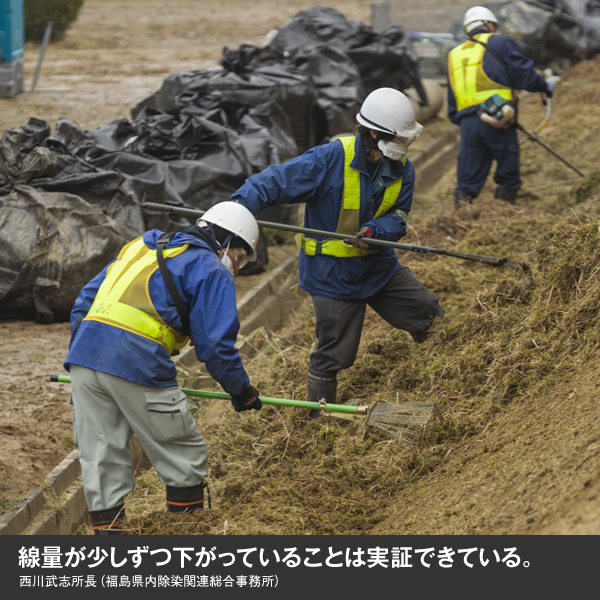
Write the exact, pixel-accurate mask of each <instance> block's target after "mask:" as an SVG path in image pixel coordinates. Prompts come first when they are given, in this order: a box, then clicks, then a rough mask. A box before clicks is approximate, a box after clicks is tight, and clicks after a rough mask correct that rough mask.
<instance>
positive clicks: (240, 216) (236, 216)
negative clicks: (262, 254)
mask: <svg viewBox="0 0 600 600" xmlns="http://www.w3.org/2000/svg"><path fill="white" fill-rule="evenodd" d="M202 221H205V222H206V223H212V224H213V225H218V226H219V227H221V229H225V230H226V231H229V232H230V233H233V234H234V235H235V236H237V237H239V238H240V239H242V240H243V241H244V242H246V244H248V246H250V249H251V253H250V255H249V256H248V260H249V261H250V262H254V261H255V260H256V258H257V255H256V247H257V246H258V236H259V232H258V223H257V222H256V219H255V218H254V215H253V214H252V213H251V212H250V211H249V210H248V209H247V208H246V207H245V206H243V205H242V204H239V203H238V202H231V201H227V202H219V203H217V204H215V205H214V206H212V207H211V208H209V209H208V210H207V211H206V212H205V213H204V214H203V215H202V216H201V217H200V218H199V219H198V221H197V222H198V224H199V225H200V224H201V223H202Z"/></svg>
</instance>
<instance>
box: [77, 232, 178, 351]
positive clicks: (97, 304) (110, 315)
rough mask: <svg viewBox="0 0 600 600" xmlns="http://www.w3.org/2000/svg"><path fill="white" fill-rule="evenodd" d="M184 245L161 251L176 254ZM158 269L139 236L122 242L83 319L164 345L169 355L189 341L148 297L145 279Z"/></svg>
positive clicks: (150, 251)
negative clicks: (170, 325)
mask: <svg viewBox="0 0 600 600" xmlns="http://www.w3.org/2000/svg"><path fill="white" fill-rule="evenodd" d="M187 247H188V244H185V245H183V246H178V247H176V248H167V249H165V250H164V255H165V257H171V256H176V255H177V254H181V253H182V252H183V251H184V250H186V249H187ZM156 269H158V262H157V260H156V250H152V249H151V248H148V246H146V244H144V241H143V239H142V238H141V237H138V238H136V239H135V240H132V241H131V242H129V243H128V244H126V245H125V246H124V247H123V248H122V249H121V252H120V253H119V256H118V257H117V259H116V260H115V262H113V263H112V264H111V265H110V266H109V267H108V269H107V271H106V277H105V279H104V281H103V282H102V284H101V285H100V288H99V289H98V293H97V294H96V298H95V299H94V302H93V304H92V306H91V307H90V310H89V311H88V313H87V316H86V317H85V318H84V321H99V322H100V323H106V324H107V325H112V326H113V327H119V328H120V329H125V330H126V331H130V332H131V333H135V334H136V335H140V336H142V337H144V338H146V339H149V340H152V341H153V342H156V343H158V344H161V345H162V346H164V347H165V348H166V349H167V351H168V352H169V354H172V353H173V352H174V351H175V350H179V349H180V348H183V346H185V345H186V344H187V342H188V340H189V338H188V337H185V336H182V335H180V334H179V333H177V331H175V330H174V329H173V328H171V327H169V326H168V325H167V324H166V323H165V322H164V321H163V319H162V318H161V317H160V315H159V314H158V312H157V311H156V309H155V308H154V304H153V303H152V300H151V298H150V293H149V291H148V282H149V281H150V276H151V275H152V274H153V273H154V272H155V271H156Z"/></svg>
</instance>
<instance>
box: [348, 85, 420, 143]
mask: <svg viewBox="0 0 600 600" xmlns="http://www.w3.org/2000/svg"><path fill="white" fill-rule="evenodd" d="M356 120H357V121H358V122H359V123H360V124H361V125H364V126H365V127H368V128H369V129H375V130H377V131H382V132H383V133H388V134H391V135H394V136H398V137H405V138H408V139H409V140H410V141H411V142H412V141H414V140H415V139H416V138H417V136H418V135H419V134H420V133H421V130H422V129H423V126H422V125H421V124H420V123H417V121H416V120H415V111H414V108H413V105H412V104H411V102H410V100H409V99H408V98H407V97H406V96H405V95H404V94H403V93H402V92H400V91H398V90H395V89H393V88H379V89H377V90H374V91H372V92H371V93H370V94H369V95H368V96H367V97H366V98H365V101H364V102H363V103H362V106H361V107H360V112H359V113H358V114H357V115H356Z"/></svg>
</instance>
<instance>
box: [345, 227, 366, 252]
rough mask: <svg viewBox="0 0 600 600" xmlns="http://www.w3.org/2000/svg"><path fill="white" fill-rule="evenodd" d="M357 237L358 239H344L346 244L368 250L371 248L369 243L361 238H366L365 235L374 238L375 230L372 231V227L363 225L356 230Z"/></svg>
mask: <svg viewBox="0 0 600 600" xmlns="http://www.w3.org/2000/svg"><path fill="white" fill-rule="evenodd" d="M356 237H357V238H358V239H355V238H346V239H345V240H343V241H344V244H348V245H350V246H355V247H356V248H360V249H361V250H368V249H369V244H367V243H366V242H363V241H361V240H360V238H364V237H368V238H372V237H373V232H372V231H371V228H370V227H361V228H360V229H359V230H358V231H357V232H356Z"/></svg>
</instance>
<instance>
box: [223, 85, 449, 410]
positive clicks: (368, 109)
mask: <svg viewBox="0 0 600 600" xmlns="http://www.w3.org/2000/svg"><path fill="white" fill-rule="evenodd" d="M356 119H357V121H358V123H359V125H358V127H357V130H356V135H355V136H350V137H343V138H341V139H338V140H335V141H332V142H329V143H326V144H323V145H320V146H316V147H314V148H311V149H309V150H307V151H306V152H305V153H304V154H302V155H301V156H298V157H296V158H294V159H292V160H290V161H289V162H287V163H285V164H283V165H271V166H269V167H267V168H266V169H265V170H264V171H262V172H261V173H258V174H257V175H254V176H252V177H250V178H248V179H247V180H246V181H245V183H244V184H243V185H242V186H241V187H240V188H239V189H238V190H237V191H236V192H235V193H234V194H233V195H232V197H231V199H232V200H234V201H236V202H240V203H241V204H243V205H244V206H247V207H248V208H249V209H250V211H251V212H252V213H253V214H255V215H256V214H258V213H260V212H261V211H263V210H264V209H266V208H268V207H270V206H274V205H277V204H287V203H292V204H296V203H305V211H304V227H306V228H307V229H308V228H311V229H318V230H326V231H331V232H338V233H342V234H347V235H352V236H356V237H352V238H349V239H348V240H337V239H328V238H326V237H321V236H318V235H315V234H313V233H311V232H309V231H307V232H306V234H302V235H298V236H297V242H298V246H299V248H300V249H301V251H300V259H299V271H300V286H301V287H302V289H304V290H305V291H307V292H308V293H309V294H310V295H311V297H312V301H313V305H314V310H315V333H316V337H317V342H318V344H317V348H316V350H315V351H314V352H313V353H312V354H311V356H310V364H309V370H308V378H307V385H308V400H309V401H312V402H319V401H320V400H322V399H323V398H324V399H325V401H326V402H328V403H334V402H335V399H336V388H337V373H338V371H340V370H341V369H344V368H347V367H350V366H351V365H352V364H353V363H354V361H355V359H356V354H357V351H358V346H359V342H360V337H361V332H362V327H363V320H364V315H365V310H366V306H367V305H369V306H370V307H371V308H373V309H374V310H375V311H376V312H377V313H378V314H379V315H380V316H381V317H382V318H383V319H385V320H386V321H387V322H388V323H390V325H392V326H393V327H396V328H398V329H403V330H405V331H407V332H408V333H410V335H411V336H412V337H413V339H414V340H415V341H416V342H422V341H424V339H425V335H426V333H427V330H428V329H429V328H430V327H431V325H432V323H433V321H434V319H435V317H436V316H438V315H442V314H443V311H442V308H441V307H440V305H439V304H438V301H437V298H436V297H435V296H434V295H433V294H432V293H431V292H429V291H428V290H427V289H426V288H425V287H424V286H423V284H421V283H420V282H419V281H418V280H417V278H416V277H415V276H414V275H413V273H412V272H411V271H410V269H409V268H408V267H405V266H403V265H401V264H400V263H399V262H398V257H397V256H396V253H395V252H394V250H393V249H392V248H390V247H384V246H369V245H368V244H367V243H366V242H364V241H362V239H366V238H377V239H381V240H388V241H397V240H398V239H400V238H401V237H403V236H405V235H406V221H407V218H408V213H409V212H410V209H411V204H412V197H413V188H414V181H415V172H414V168H413V166H412V164H411V162H410V161H409V160H408V159H407V158H406V153H407V151H408V148H409V146H410V145H411V143H412V142H414V140H415V139H416V138H417V137H418V136H419V134H420V133H421V130H422V128H423V127H422V126H421V125H420V124H419V123H417V122H416V120H415V113H414V110H413V107H412V105H411V103H410V101H409V100H408V98H407V97H406V96H405V95H404V94H402V93H401V92H399V91H398V90H395V89H392V88H380V89H377V90H375V91H373V92H371V94H369V95H368V96H367V98H366V99H365V101H364V103H363V104H362V107H361V109H360V112H359V114H358V115H357V116H356ZM356 238H358V239H356ZM318 414H319V411H311V416H313V417H316V416H317V415H318Z"/></svg>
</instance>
